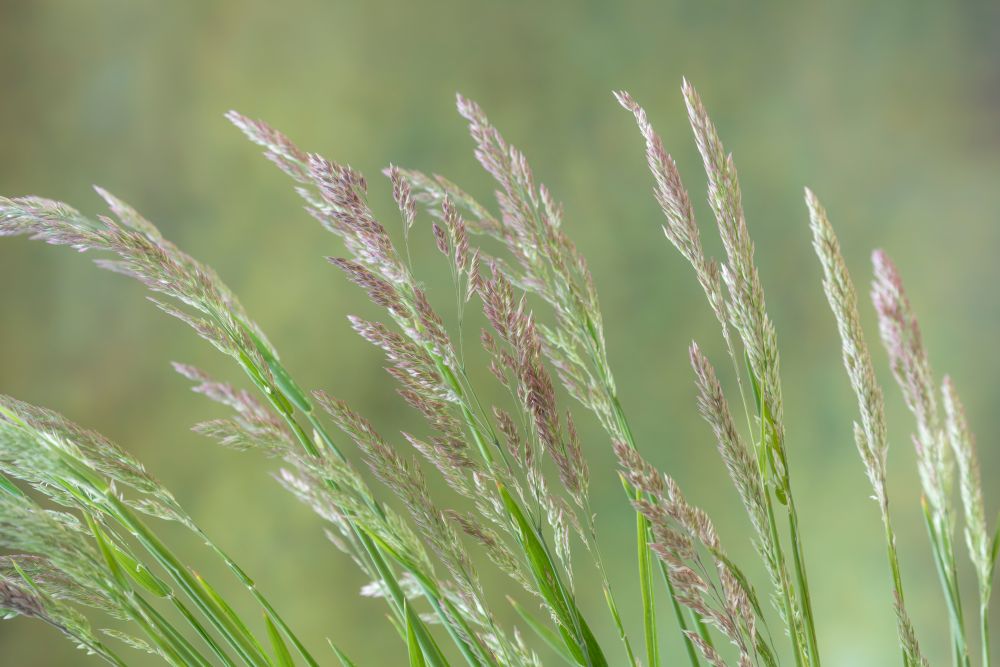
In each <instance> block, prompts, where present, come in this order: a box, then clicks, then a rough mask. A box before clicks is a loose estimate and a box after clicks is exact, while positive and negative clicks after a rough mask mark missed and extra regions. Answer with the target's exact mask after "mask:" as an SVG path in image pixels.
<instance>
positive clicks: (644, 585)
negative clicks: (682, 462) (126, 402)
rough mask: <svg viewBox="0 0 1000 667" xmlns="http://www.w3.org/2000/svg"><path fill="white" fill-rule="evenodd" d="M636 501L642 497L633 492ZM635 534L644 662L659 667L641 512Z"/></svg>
mask: <svg viewBox="0 0 1000 667" xmlns="http://www.w3.org/2000/svg"><path fill="white" fill-rule="evenodd" d="M633 495H634V497H635V498H636V499H639V498H641V497H642V495H641V493H640V492H639V491H634V492H633ZM635 519H636V523H635V534H636V540H637V542H638V545H637V547H638V556H639V591H640V593H641V595H642V624H643V628H644V630H645V636H646V661H647V663H648V664H649V667H659V664H660V647H659V642H658V640H657V637H656V600H655V598H654V597H653V581H652V579H653V568H652V565H651V563H650V561H649V522H648V521H647V520H646V517H645V516H643V514H642V512H636V513H635Z"/></svg>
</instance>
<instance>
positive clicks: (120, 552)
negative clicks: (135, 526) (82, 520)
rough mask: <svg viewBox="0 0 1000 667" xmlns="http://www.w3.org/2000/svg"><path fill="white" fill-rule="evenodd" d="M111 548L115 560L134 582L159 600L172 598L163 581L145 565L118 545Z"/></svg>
mask: <svg viewBox="0 0 1000 667" xmlns="http://www.w3.org/2000/svg"><path fill="white" fill-rule="evenodd" d="M110 546H111V549H112V554H113V555H114V557H115V559H116V560H117V561H118V562H119V564H121V566H122V569H123V570H124V571H125V572H126V573H127V574H128V575H129V577H131V579H132V581H134V582H135V583H137V584H139V585H140V586H142V587H143V588H144V589H145V590H147V591H149V592H150V593H152V594H153V595H155V596H156V597H158V598H165V597H169V596H170V593H171V592H172V591H171V590H170V587H169V586H167V584H166V583H165V582H164V581H163V580H162V579H160V578H159V577H157V576H156V575H155V574H153V573H152V572H150V571H149V569H148V568H147V567H146V566H145V565H143V564H142V563H140V562H139V561H138V560H136V559H135V558H134V557H133V556H132V555H131V554H130V553H128V552H127V551H125V550H124V549H122V548H121V547H119V546H118V545H116V544H112V545H110Z"/></svg>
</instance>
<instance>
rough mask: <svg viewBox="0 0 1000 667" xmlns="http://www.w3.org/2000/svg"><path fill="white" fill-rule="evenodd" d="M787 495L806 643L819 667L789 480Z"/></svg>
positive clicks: (811, 662) (807, 587) (816, 665)
mask: <svg viewBox="0 0 1000 667" xmlns="http://www.w3.org/2000/svg"><path fill="white" fill-rule="evenodd" d="M785 493H786V496H787V498H788V530H789V533H790V535H791V540H792V560H793V562H794V564H795V578H796V582H797V584H798V592H799V600H800V604H801V605H802V616H803V618H804V620H805V625H806V641H807V642H808V648H809V658H810V664H811V665H812V667H819V666H820V658H819V645H818V644H817V642H816V624H815V622H814V620H813V610H812V598H811V597H810V595H809V578H808V577H807V576H806V562H805V556H804V555H803V553H802V538H801V535H800V533H799V515H798V512H797V511H796V509H795V499H794V497H793V496H792V488H791V485H790V483H789V482H788V481H787V479H786V481H785Z"/></svg>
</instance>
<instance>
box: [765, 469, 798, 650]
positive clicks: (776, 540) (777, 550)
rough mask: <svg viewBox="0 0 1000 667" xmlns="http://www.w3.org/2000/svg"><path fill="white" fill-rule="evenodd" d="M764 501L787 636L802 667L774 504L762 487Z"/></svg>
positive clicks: (789, 583) (768, 493) (786, 569)
mask: <svg viewBox="0 0 1000 667" xmlns="http://www.w3.org/2000/svg"><path fill="white" fill-rule="evenodd" d="M764 489H765V491H764V500H765V506H766V507H767V524H768V527H769V529H770V531H771V542H772V543H773V544H774V556H775V561H776V563H775V567H777V568H778V576H779V577H780V578H781V593H782V602H783V603H784V606H785V619H786V622H787V624H788V634H789V636H790V637H791V640H792V649H793V651H794V653H795V664H796V666H797V667H802V666H803V664H804V663H805V660H804V657H805V656H804V654H803V647H802V645H801V644H800V643H799V632H798V628H797V624H796V622H795V612H794V608H793V606H792V592H791V582H790V581H789V580H788V568H787V567H786V565H785V553H784V549H782V547H781V538H780V536H779V535H778V525H777V521H776V520H775V518H774V504H773V503H772V502H771V493H770V491H768V490H767V487H766V486H765V487H764Z"/></svg>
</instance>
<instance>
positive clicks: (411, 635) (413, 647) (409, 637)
mask: <svg viewBox="0 0 1000 667" xmlns="http://www.w3.org/2000/svg"><path fill="white" fill-rule="evenodd" d="M405 612H406V651H407V653H409V655H410V667H427V662H425V661H424V652H423V651H422V650H420V642H418V641H417V633H416V632H414V631H413V623H411V622H410V617H411V615H412V612H411V611H410V606H409V605H406V606H405Z"/></svg>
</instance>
